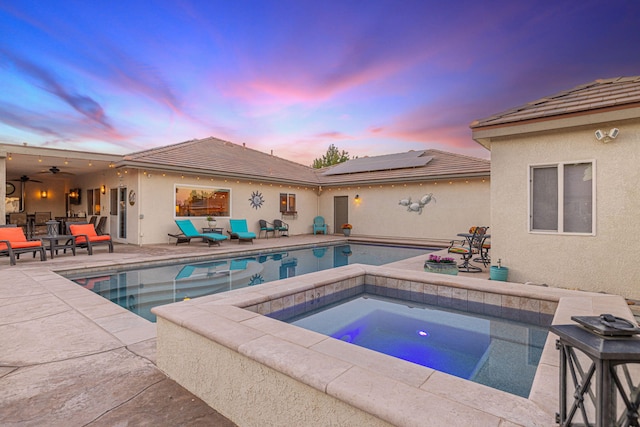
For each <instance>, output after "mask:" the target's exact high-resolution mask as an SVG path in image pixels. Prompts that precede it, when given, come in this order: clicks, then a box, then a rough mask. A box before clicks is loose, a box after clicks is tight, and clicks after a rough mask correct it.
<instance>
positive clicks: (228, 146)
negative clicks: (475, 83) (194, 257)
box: [118, 137, 491, 186]
mask: <svg viewBox="0 0 640 427" xmlns="http://www.w3.org/2000/svg"><path fill="white" fill-rule="evenodd" d="M409 153H411V154H408V155H409V156H413V154H414V153H417V154H419V155H420V156H419V157H424V158H425V159H426V158H431V160H430V161H428V162H421V165H418V166H415V165H413V164H412V163H409V164H410V166H409V167H403V166H402V165H399V164H398V162H396V161H390V162H388V167H386V168H385V167H383V166H380V163H385V162H384V159H385V158H388V159H390V160H394V159H398V158H400V157H403V155H402V154H397V155H385V156H372V157H368V159H371V160H372V161H373V162H374V163H377V168H376V170H372V171H363V172H352V173H339V174H334V175H325V173H326V172H327V171H328V170H330V169H331V168H338V167H340V168H343V170H346V171H349V170H350V169H349V168H346V169H345V166H346V165H347V164H348V163H349V162H354V163H359V162H358V161H354V160H358V159H353V160H350V161H347V162H345V163H341V164H339V165H336V166H333V167H330V168H323V169H313V168H311V167H309V166H305V165H302V164H299V163H296V162H292V161H290V160H285V159H282V158H280V157H277V156H273V155H271V154H267V153H263V152H261V151H258V150H253V149H251V148H248V147H246V146H244V145H238V144H234V143H232V142H229V141H224V140H221V139H217V138H213V137H209V138H205V139H196V140H192V141H185V142H181V143H178V144H173V145H169V146H165V147H159V148H152V149H149V150H145V151H139V152H136V153H132V154H129V155H126V156H124V160H123V161H122V162H120V163H119V164H118V166H125V167H126V166H129V167H137V168H142V169H144V168H148V169H165V170H175V171H178V172H184V173H191V174H199V173H200V174H203V175H218V176H223V177H232V178H241V179H256V180H257V179H260V180H266V181H273V182H286V183H296V184H302V185H313V186H316V185H318V186H319V185H323V186H330V185H345V184H351V183H355V184H358V183H359V184H364V183H383V182H410V181H419V180H425V179H435V178H455V177H471V176H489V174H490V170H491V165H490V161H489V160H486V159H480V158H476V157H470V156H464V155H461V154H454V153H448V152H445V151H440V150H423V151H419V152H409ZM413 157H415V156H413ZM380 159H382V161H381V162H376V160H380ZM360 163H362V162H360Z"/></svg>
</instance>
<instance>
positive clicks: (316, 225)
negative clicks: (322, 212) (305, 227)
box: [313, 216, 327, 234]
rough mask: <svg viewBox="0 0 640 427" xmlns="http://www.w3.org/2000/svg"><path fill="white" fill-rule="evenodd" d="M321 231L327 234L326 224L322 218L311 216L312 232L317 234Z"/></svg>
mask: <svg viewBox="0 0 640 427" xmlns="http://www.w3.org/2000/svg"><path fill="white" fill-rule="evenodd" d="M320 231H322V233H323V234H327V224H326V223H325V222H324V218H323V217H321V216H317V217H315V218H313V234H318V232H320Z"/></svg>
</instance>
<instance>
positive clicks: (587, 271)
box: [491, 120, 640, 298]
mask: <svg viewBox="0 0 640 427" xmlns="http://www.w3.org/2000/svg"><path fill="white" fill-rule="evenodd" d="M612 127H618V128H620V135H619V136H618V138H617V139H615V140H614V141H612V142H609V143H608V144H604V143H602V142H599V141H597V140H596V139H595V137H594V131H595V130H596V129H598V128H600V129H606V130H608V129H610V128H612ZM639 148H640V121H638V120H636V121H634V122H631V121H626V122H618V123H607V124H602V125H597V126H589V127H582V128H579V129H575V128H574V129H569V130H562V131H556V132H546V133H538V134H529V135H527V136H519V137H508V138H507V137H505V138H504V139H500V140H492V141H491V182H492V185H491V215H492V221H491V222H492V228H491V241H492V249H491V258H492V261H493V263H494V264H495V263H496V261H497V260H498V258H500V259H502V264H503V265H504V266H506V267H508V268H509V280H510V281H516V282H527V281H532V282H536V283H546V284H548V285H551V286H558V287H565V288H578V289H584V290H590V291H604V292H610V293H615V294H620V295H623V296H626V297H628V298H640V264H639V263H638V260H637V253H638V251H637V250H635V247H636V241H637V236H638V235H639V232H640V225H639V224H640V222H639V221H638V212H640V189H639V184H640V167H639V166H638V165H639V164H640V150H639ZM582 160H595V162H596V168H595V169H596V172H595V177H596V233H595V236H572V235H555V234H533V233H530V232H529V231H528V222H527V220H528V215H529V208H528V191H529V190H528V182H527V179H528V175H527V174H528V170H529V166H530V165H531V164H539V163H545V162H550V163H554V162H567V161H582Z"/></svg>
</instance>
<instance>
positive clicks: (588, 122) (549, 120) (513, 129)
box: [471, 106, 640, 151]
mask: <svg viewBox="0 0 640 427" xmlns="http://www.w3.org/2000/svg"><path fill="white" fill-rule="evenodd" d="M637 118H640V106H635V107H633V108H624V109H608V110H606V111H594V110H592V111H587V112H584V113H576V114H572V115H563V116H556V117H545V118H540V119H535V120H527V121H523V122H516V123H505V124H499V125H490V126H485V127H480V128H475V129H474V128H472V132H471V135H472V138H473V140H474V141H476V142H477V143H479V144H480V145H482V146H483V147H484V148H486V149H487V150H489V151H491V141H492V139H494V138H500V137H507V136H517V135H524V134H529V133H536V132H545V131H551V130H554V131H555V130H560V129H568V128H574V127H580V126H597V125H600V124H602V123H611V122H616V121H621V120H629V119H637Z"/></svg>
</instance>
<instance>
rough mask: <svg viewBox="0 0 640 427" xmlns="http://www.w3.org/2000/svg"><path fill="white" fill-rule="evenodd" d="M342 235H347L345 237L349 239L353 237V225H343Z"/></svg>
mask: <svg viewBox="0 0 640 427" xmlns="http://www.w3.org/2000/svg"><path fill="white" fill-rule="evenodd" d="M340 228H342V233H343V234H344V235H345V237H349V236H350V235H351V229H352V228H353V225H351V224H342V227H340Z"/></svg>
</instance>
